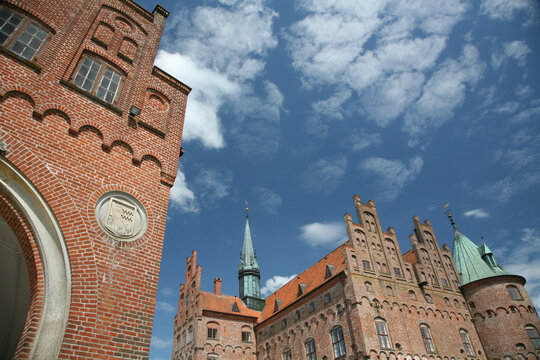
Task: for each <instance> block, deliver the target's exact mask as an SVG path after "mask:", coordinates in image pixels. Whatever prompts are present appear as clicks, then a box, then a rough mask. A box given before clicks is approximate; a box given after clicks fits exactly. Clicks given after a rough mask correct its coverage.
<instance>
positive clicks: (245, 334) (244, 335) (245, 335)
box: [242, 331, 251, 342]
mask: <svg viewBox="0 0 540 360" xmlns="http://www.w3.org/2000/svg"><path fill="white" fill-rule="evenodd" d="M242 342H251V331H242Z"/></svg>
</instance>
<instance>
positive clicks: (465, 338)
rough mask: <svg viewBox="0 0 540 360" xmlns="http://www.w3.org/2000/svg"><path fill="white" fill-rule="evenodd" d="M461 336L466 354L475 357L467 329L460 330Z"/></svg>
mask: <svg viewBox="0 0 540 360" xmlns="http://www.w3.org/2000/svg"><path fill="white" fill-rule="evenodd" d="M459 336H460V337H461V342H462V343H463V347H464V348H465V354H467V356H474V349H473V347H472V344H471V339H470V338H469V333H468V332H467V330H465V329H461V330H459Z"/></svg>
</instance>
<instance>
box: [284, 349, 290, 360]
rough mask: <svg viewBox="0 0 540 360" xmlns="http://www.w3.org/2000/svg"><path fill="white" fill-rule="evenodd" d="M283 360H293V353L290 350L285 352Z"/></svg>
mask: <svg viewBox="0 0 540 360" xmlns="http://www.w3.org/2000/svg"><path fill="white" fill-rule="evenodd" d="M283 360H292V353H291V350H290V349H287V350H285V351H284V352H283Z"/></svg>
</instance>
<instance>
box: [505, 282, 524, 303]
mask: <svg viewBox="0 0 540 360" xmlns="http://www.w3.org/2000/svg"><path fill="white" fill-rule="evenodd" d="M506 289H507V290H508V294H510V298H512V300H523V298H522V297H521V294H520V293H519V290H518V288H517V287H515V286H513V285H510V286H507V287H506Z"/></svg>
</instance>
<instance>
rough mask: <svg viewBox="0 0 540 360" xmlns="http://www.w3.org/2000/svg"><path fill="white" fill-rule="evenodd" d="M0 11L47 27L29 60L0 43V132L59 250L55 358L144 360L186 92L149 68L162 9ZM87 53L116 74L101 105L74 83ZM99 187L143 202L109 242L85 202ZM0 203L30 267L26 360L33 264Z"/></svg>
mask: <svg viewBox="0 0 540 360" xmlns="http://www.w3.org/2000/svg"><path fill="white" fill-rule="evenodd" d="M0 6H2V7H3V6H6V7H8V8H9V9H11V10H12V11H14V12H17V13H18V14H20V15H22V16H23V17H25V18H26V19H28V20H29V21H32V22H33V23H35V24H37V25H38V26H40V27H41V28H42V29H45V30H46V31H47V32H48V38H47V40H46V42H45V43H44V44H43V46H42V49H40V51H39V52H38V54H37V56H36V57H35V58H33V59H32V60H30V61H29V60H25V59H22V58H20V57H19V56H17V55H16V54H14V53H12V52H11V51H10V49H8V48H1V50H2V51H1V52H0V74H1V75H0V96H1V103H0V139H1V140H2V141H3V142H4V143H5V146H6V149H7V151H6V154H5V155H4V156H5V158H6V159H7V160H8V161H9V162H10V163H11V164H13V165H14V166H15V167H16V168H17V169H18V170H19V171H20V172H22V173H23V174H24V176H25V177H26V178H27V179H28V180H29V181H30V182H31V183H32V184H33V186H34V187H35V188H36V189H37V190H38V191H39V193H40V194H41V196H42V197H43V198H44V199H45V201H46V203H47V204H48V206H49V207H50V209H51V210H52V212H53V213H54V216H55V218H56V220H57V222H58V224H59V225H60V227H61V232H62V234H63V237H64V239H65V245H66V247H67V251H68V254H69V261H70V266H71V307H70V309H69V318H68V323H67V330H66V332H65V334H64V335H63V340H62V345H61V349H60V353H59V355H58V357H59V358H60V359H88V358H92V359H146V358H148V352H149V346H150V338H151V333H152V322H153V316H154V309H155V298H156V291H157V283H158V276H159V265H160V261H161V251H162V245H163V236H164V231H165V223H166V216H167V215H166V214H167V207H168V199H169V191H170V188H171V186H172V185H173V182H174V179H175V177H176V172H177V166H178V158H179V154H180V149H181V138H182V129H183V119H184V115H185V106H186V101H187V95H188V94H189V91H190V88H189V87H187V86H186V85H184V84H182V83H181V82H180V81H178V80H176V79H174V78H172V77H171V76H169V75H168V74H166V73H165V72H163V71H162V70H160V69H158V68H156V67H154V66H153V62H154V58H155V55H156V52H157V49H158V46H159V41H160V37H161V34H162V31H163V27H164V24H165V20H166V18H167V16H168V12H167V11H166V10H165V9H163V8H161V7H160V6H157V7H156V8H155V9H154V11H153V12H151V13H150V12H147V11H146V10H144V9H143V8H141V7H140V6H138V5H137V4H136V3H134V2H132V1H130V0H111V1H107V0H98V1H94V0H87V1H68V0H55V1H51V0H45V1H43V0H40V1H38V0H25V1H9V2H7V3H2V4H0ZM86 55H90V56H92V57H93V58H96V59H99V61H100V62H102V63H104V64H107V65H108V66H110V67H112V68H114V69H115V70H116V71H118V73H120V74H121V75H122V82H121V86H120V89H119V95H118V98H117V100H115V101H114V102H113V103H112V104H107V103H105V102H104V101H100V100H99V99H98V98H96V97H95V96H93V95H92V94H90V93H86V92H85V91H82V90H80V89H78V88H77V87H76V86H75V85H73V77H74V74H75V70H76V69H77V66H79V63H80V60H81V59H82V58H83V57H84V56H86ZM131 106H136V107H137V108H139V109H142V112H141V113H140V115H139V116H136V117H135V118H133V117H131V116H129V112H130V108H131ZM109 191H121V192H124V193H127V194H129V195H131V196H133V197H134V198H135V199H137V200H138V201H139V202H140V203H141V204H142V206H143V207H144V209H145V211H146V213H147V216H148V228H147V230H146V232H145V233H144V235H143V236H142V237H141V238H139V239H137V240H135V241H133V242H123V241H118V240H116V239H115V238H114V237H112V236H111V235H110V234H108V233H106V232H105V231H104V230H103V229H102V228H101V227H100V226H99V224H98V223H97V221H96V216H95V206H96V202H97V200H98V199H99V198H100V196H102V195H103V194H105V193H106V192H109ZM0 194H2V192H0ZM0 200H1V203H0V209H2V216H3V217H4V218H5V219H7V220H8V223H9V224H10V226H12V229H14V233H15V234H17V235H18V239H19V242H20V244H21V248H22V249H23V251H24V254H25V257H26V259H27V263H28V264H29V265H28V266H29V273H30V280H31V284H32V289H31V294H32V299H31V311H30V313H29V314H30V315H29V316H28V318H27V325H26V326H25V330H24V331H23V334H22V337H21V340H20V342H19V346H18V349H17V356H16V358H26V357H27V356H28V353H29V352H30V349H31V348H32V341H33V338H34V336H35V333H36V331H37V329H36V322H37V321H38V320H39V316H40V311H41V309H40V306H41V304H40V297H42V296H43V281H44V279H43V272H42V270H41V269H42V264H41V259H40V252H39V249H38V248H37V246H36V242H35V241H34V240H33V234H32V232H31V230H29V229H30V228H31V227H30V226H28V224H26V225H25V222H26V220H25V216H24V214H23V213H22V212H21V211H20V209H17V207H16V203H15V202H14V201H13V199H10V198H9V197H8V196H3V197H0ZM19 235H20V236H19Z"/></svg>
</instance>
